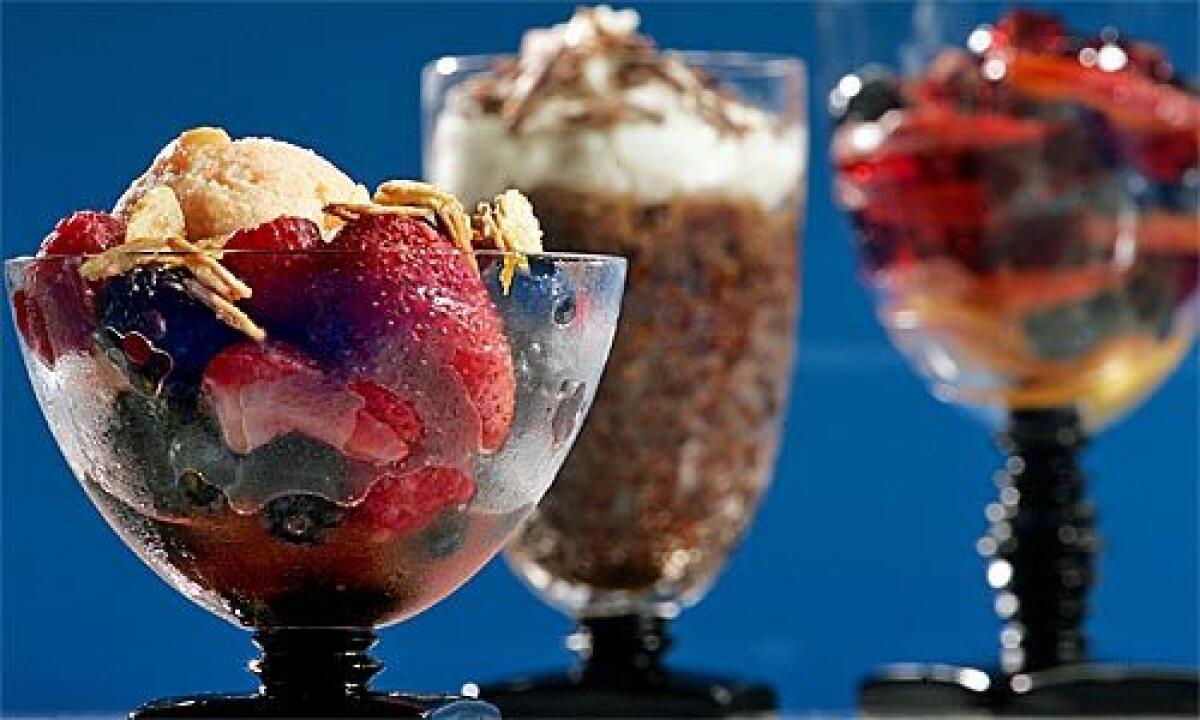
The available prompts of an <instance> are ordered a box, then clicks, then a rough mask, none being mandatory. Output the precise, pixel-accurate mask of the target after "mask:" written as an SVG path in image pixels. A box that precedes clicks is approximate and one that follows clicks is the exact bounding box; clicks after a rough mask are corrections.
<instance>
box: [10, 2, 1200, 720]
mask: <svg viewBox="0 0 1200 720" xmlns="http://www.w3.org/2000/svg"><path fill="white" fill-rule="evenodd" d="M1063 9H1064V11H1065V12H1066V14H1067V15H1068V16H1069V17H1070V18H1071V19H1072V20H1073V21H1074V22H1075V23H1077V24H1078V25H1079V26H1080V27H1081V28H1085V29H1089V30H1095V29H1097V28H1098V27H1099V26H1100V25H1102V24H1104V23H1105V22H1106V21H1113V20H1115V21H1118V22H1120V23H1122V24H1123V25H1124V26H1125V27H1127V28H1128V29H1129V30H1130V31H1131V34H1134V35H1141V36H1145V37H1149V38H1154V39H1156V40H1157V41H1159V42H1161V43H1163V44H1165V46H1166V47H1167V48H1168V49H1169V51H1170V52H1171V54H1172V55H1173V56H1174V57H1175V58H1176V60H1177V62H1178V63H1179V64H1180V65H1181V66H1182V67H1184V68H1185V69H1187V70H1188V71H1189V72H1191V73H1194V72H1195V70H1196V67H1195V59H1196V56H1197V46H1196V37H1195V28H1196V27H1197V24H1196V23H1197V17H1196V5H1195V3H1190V2H1188V3H1179V4H1175V5H1169V6H1164V5H1158V6H1156V7H1154V8H1147V7H1145V6H1141V5H1139V4H1138V3H1112V4H1106V5H1084V4H1078V3H1073V4H1069V5H1064V6H1063ZM569 10H570V7H569V6H567V5H544V4H536V5H519V6H500V5H449V6H439V7H427V6H422V5H355V6H346V5H344V6H337V7H334V6H328V5H278V4H276V5H259V6H235V5H170V6H157V5H149V4H144V5H142V4H138V5H127V6H102V5H88V6H84V7H73V6H66V5H51V6H32V5H30V6H18V5H11V4H6V5H5V6H4V8H3V83H4V87H3V105H4V107H3V236H2V237H3V240H4V254H5V255H6V256H11V255H15V254H23V253H28V252H31V251H33V250H34V249H35V247H36V245H37V243H38V241H39V239H40V238H41V236H42V235H43V234H44V233H45V231H46V230H47V229H48V228H50V227H51V225H52V224H53V222H54V220H55V219H56V218H58V217H59V216H61V215H63V214H65V213H67V212H68V211H70V210H72V209H74V208H78V207H107V206H109V205H111V203H112V201H113V200H114V199H115V198H116V196H117V195H118V194H119V193H120V191H121V190H122V188H123V187H124V186H125V184H126V183H127V182H128V180H129V179H131V178H133V177H134V176H135V175H136V174H138V173H139V172H140V171H141V170H142V169H143V168H144V167H145V165H146V164H147V163H148V162H149V160H150V158H151V157H152V156H153V154H154V153H155V152H156V151H157V149H158V148H159V147H160V146H161V145H162V144H163V143H165V142H166V141H167V140H169V139H170V138H171V137H172V136H173V135H175V134H176V133H177V132H178V131H180V130H182V129H184V128H186V127H188V126H192V125H198V124H220V125H223V126H225V127H227V128H228V129H229V130H230V131H231V132H233V133H234V134H236V135H242V134H266V135H274V136H279V137H282V138H287V139H292V140H296V141H298V142H301V143H302V144H305V145H310V146H312V147H314V148H316V149H318V150H319V151H320V152H322V153H323V154H325V155H326V156H327V157H329V158H330V159H332V160H333V161H334V162H336V163H337V164H339V165H340V166H341V167H343V168H346V169H348V170H349V171H350V172H351V173H352V174H354V175H355V176H356V177H357V178H358V179H360V180H361V181H363V182H366V183H367V184H372V183H374V182H377V181H379V180H381V179H384V178H388V177H415V176H418V175H419V173H420V167H419V153H418V137H419V136H418V97H419V95H418V82H417V78H418V69H419V68H420V66H421V65H422V63H424V62H425V61H427V60H429V59H431V58H433V57H435V56H437V55H439V54H444V53H460V52H484V51H497V50H506V49H510V48H513V47H514V46H515V44H516V43H517V40H518V38H519V36H520V32H521V30H522V28H525V27H527V26H529V25H534V24H545V23H548V22H551V21H555V20H558V19H560V18H562V17H563V16H565V15H566V14H568V13H569ZM910 10H911V8H910V7H909V6H907V5H904V4H889V5H873V6H865V5H861V4H859V5H855V6H850V7H842V8H839V9H838V10H837V11H836V12H827V11H828V8H826V9H825V10H822V9H821V8H820V7H818V6H816V5H811V4H794V5H766V4H757V5H749V6H738V7H731V6H724V5H700V6H694V5H678V4H670V5H667V4H659V5H653V6H648V7H644V8H643V15H644V17H645V21H646V22H645V25H646V27H647V28H648V30H649V31H650V32H652V33H654V34H655V35H656V36H657V37H658V39H659V40H660V42H661V44H662V45H665V46H671V47H683V48H693V49H744V50H762V51H779V52H788V53H795V54H800V55H803V56H805V57H807V58H808V59H809V60H810V62H812V63H813V64H814V66H816V67H814V72H813V83H812V84H813V92H812V101H811V102H812V103H813V108H814V111H813V113H812V115H813V120H814V122H813V140H814V148H815V161H814V163H813V172H812V181H811V187H810V198H811V201H810V210H809V213H808V223H807V232H806V239H805V245H806V249H805V253H806V267H805V315H804V321H803V338H804V340H803V348H802V353H801V356H800V357H801V361H800V366H799V370H798V382H797V384H796V386H795V392H794V402H793V406H792V410H791V415H790V418H789V423H788V433H787V440H786V443H785V446H784V448H783V456H782V460H781V462H780V465H779V474H778V481H777V482H776V484H775V486H774V487H773V489H772V491H771V494H770V497H769V499H768V502H767V503H766V506H765V507H764V509H763V510H762V512H761V515H760V517H759V519H758V522H757V525H756V527H755V528H754V531H753V533H752V534H751V536H750V538H749V539H748V540H747V542H746V543H745V546H744V547H743V549H742V551H741V552H740V553H739V554H738V556H737V557H736V558H735V560H734V562H733V564H732V565H731V567H730V568H729V570H728V572H727V573H726V574H725V576H724V578H723V580H722V581H721V583H720V584H719V585H718V586H717V587H716V588H715V589H714V591H713V592H712V594H711V595H710V596H709V597H708V598H707V599H706V600H705V602H703V603H702V604H701V605H699V606H698V607H696V608H694V609H692V610H691V611H689V612H687V613H686V614H685V615H684V616H683V617H682V618H681V620H680V621H679V622H678V627H677V630H678V636H679V643H678V649H677V651H676V652H675V653H674V660H675V661H676V662H677V664H678V665H687V666H692V667H705V668H714V669H723V670H734V671H737V670H742V671H746V672H751V673H753V674H756V675H760V676H762V677H765V678H766V679H768V680H770V681H772V682H774V683H776V684H777V685H778V687H779V689H780V691H781V692H782V695H783V698H784V700H785V702H786V704H787V706H788V707H789V708H792V709H801V708H823V709H835V710H836V709H840V708H846V707H849V704H850V702H851V698H852V690H853V684H854V682H855V681H856V679H857V678H859V677H860V675H861V674H862V673H863V672H864V671H866V670H867V669H868V668H869V667H871V666H872V665H874V664H876V663H879V662H881V661H890V660H902V659H947V660H960V659H977V660H987V659H990V658H991V657H992V652H993V647H994V642H995V639H994V638H995V633H996V629H997V627H996V626H997V624H996V621H995V620H994V618H993V616H992V614H991V609H990V608H991V602H990V595H989V593H988V590H987V588H986V587H985V585H984V582H983V579H982V563H981V561H980V560H979V559H978V558H977V557H976V556H975V555H974V554H973V550H972V548H973V545H974V541H975V538H976V537H977V536H978V535H979V534H980V532H981V531H982V530H983V528H984V519H983V516H982V508H983V506H984V504H985V503H986V502H987V501H988V500H989V499H990V497H991V494H992V491H993V489H992V487H991V485H990V482H989V473H990V471H991V469H992V468H993V467H994V466H995V464H996V462H997V459H996V456H995V454H994V451H993V449H992V446H991V444H990V442H989V439H988V437H987V435H986V433H985V432H984V431H983V429H982V428H981V427H980V426H979V425H977V424H975V423H973V422H971V421H969V420H968V419H966V418H965V416H963V415H961V414H960V413H959V412H957V411H956V410H954V409H952V408H950V407H946V406H942V405H939V404H938V403H936V402H935V401H933V400H932V399H930V397H929V396H928V395H927V394H926V392H925V390H924V388H923V387H922V386H921V385H920V383H919V382H918V381H917V380H916V379H915V378H914V377H913V376H912V375H911V374H910V373H909V371H908V370H907V369H906V368H905V367H904V366H903V365H902V363H901V362H900V361H899V360H898V359H897V357H896V356H895V354H894V353H893V352H892V351H891V349H890V348H889V347H888V345H887V343H886V341H885V339H884V337H883V336H882V334H881V332H880V331H879V330H878V328H877V327H876V325H875V323H874V321H873V318H872V313H871V308H870V306H869V304H868V302H867V299H866V296H865V294H864V293H863V292H862V291H861V289H860V288H859V287H858V286H857V285H856V283H855V280H854V277H855V275H854V267H853V261H852V257H851V254H850V249H849V248H850V244H849V242H848V238H847V231H846V223H845V221H844V219H843V218H842V217H841V216H840V215H838V214H837V213H836V212H835V211H834V209H833V208H832V207H831V204H830V201H829V196H830V191H829V182H828V173H827V170H826V166H825V164H824V149H823V147H824V142H825V140H826V138H827V134H826V133H827V125H826V123H825V122H824V118H823V116H822V113H821V112H820V104H819V100H818V99H819V98H820V97H821V96H823V95H824V89H825V88H826V87H828V85H827V83H828V82H829V81H830V80H831V79H832V76H833V73H834V72H837V71H840V70H844V69H848V68H849V67H850V65H851V64H853V63H857V62H861V61H863V60H866V59H868V54H867V52H868V48H870V47H871V46H872V45H871V43H876V42H877V43H880V45H879V47H888V46H891V47H895V46H897V45H898V44H899V43H900V42H901V41H902V40H903V39H904V38H905V37H906V36H907V35H909V32H910V28H911V22H910ZM992 12H993V9H992V8H984V9H979V8H974V7H969V6H956V7H954V8H952V9H951V11H950V15H951V16H952V17H951V18H950V19H951V22H952V23H961V24H958V25H955V26H954V27H953V28H951V29H950V31H949V32H948V33H947V34H946V37H947V38H948V39H961V38H962V37H963V36H964V35H965V30H966V29H967V25H966V24H965V23H966V22H967V21H969V20H972V19H976V20H978V19H983V18H986V17H989V16H990V15H991V14H992ZM964 16H965V17H964ZM879 57H880V59H884V60H892V59H893V57H894V56H890V55H889V54H883V55H882V56H879ZM2 337H3V391H4V394H3V402H2V403H0V404H2V405H3V421H4V433H3V449H4V457H3V480H4V482H3V578H2V579H3V709H4V710H5V711H6V712H8V713H17V712H24V713H30V712H43V713H44V712H50V711H85V710H86V711H115V710H120V709H125V708H128V707H130V706H132V705H134V704H135V703H137V702H139V701H141V700H144V699H147V698H150V697H153V696H158V695H163V694H177V693H185V692H190V691H197V690H204V689H235V688H248V687H250V685H251V677H250V676H249V675H247V674H246V673H245V672H244V671H243V670H242V669H241V663H242V662H243V661H244V660H245V659H247V658H249V657H250V655H251V648H250V646H249V642H248V637H247V636H246V635H245V634H244V633H243V632H241V631H239V630H236V629H234V628H233V627H231V626H228V625H226V624H224V623H223V622H221V621H219V620H217V619H215V618H213V617H211V616H209V615H207V614H206V613H205V612H204V611H202V610H200V609H198V608H196V607H194V606H192V605H191V604H189V603H188V602H186V601H185V600H183V599H182V597H181V596H179V595H178V594H176V593H175V591H173V590H171V589H169V588H167V587H166V586H165V585H164V584H162V583H161V582H160V581H159V580H158V579H157V578H155V577H154V576H152V575H151V573H150V572H149V571H148V570H146V569H145V568H144V567H143V566H142V565H141V564H140V562H139V561H138V560H137V559H135V558H134V556H133V555H132V554H131V553H129V552H128V551H127V550H126V549H125V548H124V547H123V546H122V545H121V543H120V541H119V540H118V539H117V538H116V536H115V535H114V534H113V533H112V532H111V531H110V530H109V529H108V528H107V527H106V526H105V525H104V523H103V522H102V521H101V520H100V518H99V517H98V516H97V514H96V513H95V511H94V510H93V509H92V507H91V506H90V505H89V503H88V501H87V500H86V499H85V497H84V495H83V493H82V492H80V491H79V489H78V487H77V486H76V483H75V481H74V479H72V478H71V477H70V475H69V472H68V470H67V468H66V466H65V463H64V462H63V461H62V459H61V457H60V455H59V453H58V450H57V449H56V448H55V446H54V444H53V441H52V440H51V438H50V435H49V434H48V433H47V431H46V429H45V427H44V424H43V422H42V420H41V418H40V415H39V412H38V409H37V407H36V406H35V404H34V401H33V398H32V395H31V393H30V391H29V388H28V383H27V381H26V378H25V375H24V370H23V369H22V368H21V366H20V360H19V357H18V353H17V351H16V348H15V343H14V338H13V334H12V330H11V325H10V324H7V323H5V327H4V330H3V335H2ZM1196 397H1197V362H1196V358H1195V354H1193V355H1192V356H1191V357H1189V359H1188V361H1187V362H1186V364H1185V365H1184V366H1183V367H1182V368H1181V369H1180V371H1179V372H1178V373H1176V375H1175V376H1174V378H1173V379H1172V380H1171V381H1170V382H1169V383H1168V384H1167V385H1166V386H1165V387H1163V388H1162V390H1161V391H1160V392H1158V393H1157V394H1156V395H1155V396H1154V397H1153V398H1152V399H1151V400H1150V401H1149V402H1147V403H1146V404H1145V406H1143V407H1142V408H1141V409H1140V411H1138V412H1137V413H1136V414H1135V415H1134V416H1133V418H1131V419H1130V420H1128V421H1126V422H1123V423H1121V424H1119V425H1118V426H1116V427H1115V428H1113V429H1112V430H1110V431H1109V432H1107V433H1105V434H1104V435H1103V436H1102V437H1101V438H1100V439H1099V440H1098V441H1097V442H1096V443H1095V446H1094V447H1093V448H1092V450H1091V452H1090V453H1089V458H1088V462H1089V466H1090V467H1092V468H1093V469H1094V478H1095V486H1094V493H1095V496H1096V498H1097V499H1098V502H1099V505H1100V508H1101V521H1102V528H1103V532H1104V534H1105V536H1106V537H1107V539H1108V542H1107V547H1106V552H1105V554H1104V556H1103V560H1102V567H1101V574H1102V581H1101V584H1100V587H1099V589H1098V591H1097V593H1096V596H1095V614H1094V618H1093V619H1092V620H1091V622H1090V630H1091V632H1092V633H1093V635H1094V639H1095V640H1094V644H1095V648H1096V650H1097V652H1098V654H1099V655H1100V656H1101V657H1118V658H1136V659H1139V660H1144V661H1155V662H1164V663H1191V664H1194V663H1196V661H1197V602H1198V599H1197V502H1196V501H1197V495H1196V491H1197V401H1196ZM568 628H569V623H568V622H567V620H566V619H565V618H563V617H562V616H560V615H558V614H556V613H555V612H554V611H552V610H550V609H548V608H546V607H545V606H543V605H541V604H540V603H539V602H538V601H537V600H536V599H535V598H534V597H532V596H531V595H530V594H529V593H527V592H526V591H525V590H524V589H523V588H522V587H521V586H520V585H518V584H517V582H516V581H514V580H513V579H512V577H511V576H510V575H509V573H508V572H507V570H506V568H505V567H504V565H503V563H501V562H495V563H493V564H492V565H491V566H489V567H488V568H487V569H486V570H484V571H483V572H482V573H481V574H480V575H479V577H478V578H476V580H475V581H474V582H472V583H470V584H469V585H468V586H467V587H465V588H464V589H463V590H462V591H460V592H459V593H457V594H456V595H454V596H453V597H451V598H450V599H448V600H447V601H446V602H444V603H442V604H441V605H440V606H439V607H436V608H434V609H432V610H430V611H429V612H427V613H426V614H425V615H423V616H421V617H419V618H417V619H416V620H414V621H412V622H410V623H407V624H405V625H403V626H401V627H397V628H394V629H391V630H388V631H386V632H385V633H384V643H383V645H382V648H381V655H382V657H383V658H384V659H385V660H386V661H387V663H388V666H389V670H388V671H387V672H386V673H385V675H384V676H383V677H382V682H383V683H384V684H386V685H389V686H403V687H405V688H414V689H428V690H444V689H451V688H456V687H457V686H458V685H459V683H460V682H462V681H464V680H467V679H487V678H494V677H498V676H502V675H506V674H508V673H512V672H516V671H521V670H531V669H538V668H544V667H548V666H556V665H561V664H563V663H565V661H566V659H567V658H566V656H565V654H564V652H563V651H562V649H561V646H560V638H561V637H562V635H563V634H564V633H565V632H566V631H567V630H568Z"/></svg>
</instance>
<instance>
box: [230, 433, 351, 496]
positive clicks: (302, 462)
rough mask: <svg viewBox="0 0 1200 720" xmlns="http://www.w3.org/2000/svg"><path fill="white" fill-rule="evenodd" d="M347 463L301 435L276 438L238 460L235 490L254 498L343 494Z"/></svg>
mask: <svg viewBox="0 0 1200 720" xmlns="http://www.w3.org/2000/svg"><path fill="white" fill-rule="evenodd" d="M348 471H349V462H348V461H347V460H346V458H345V456H344V455H342V454H341V453H340V452H338V451H337V450H336V449H335V448H332V447H330V446H329V445H326V444H324V443H321V442H317V441H316V440H312V439H310V438H307V437H305V436H303V435H299V434H296V433H290V434H288V435H284V436H283V437H280V438H276V439H275V440H272V441H271V442H269V443H267V444H266V445H263V446H262V447H260V448H258V449H256V450H255V451H254V452H252V453H250V454H249V455H246V456H245V457H243V458H241V459H240V460H239V462H238V464H237V470H236V473H237V478H236V482H237V485H238V487H239V488H241V489H242V490H243V491H245V492H248V493H249V494H251V495H254V496H260V497H270V496H271V495H274V494H278V493H304V494H316V495H321V496H324V497H341V496H343V495H345V494H346V493H345V490H346V475H347V473H348Z"/></svg>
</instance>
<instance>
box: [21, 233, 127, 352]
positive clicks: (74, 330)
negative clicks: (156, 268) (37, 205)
mask: <svg viewBox="0 0 1200 720" xmlns="http://www.w3.org/2000/svg"><path fill="white" fill-rule="evenodd" d="M124 241H125V225H124V223H122V222H121V221H120V220H118V219H117V218H115V217H113V216H111V215H108V214H106V213H101V212H92V211H90V210H83V211H79V212H76V213H73V214H71V215H70V216H68V217H66V218H63V219H62V220H60V221H59V222H58V224H57V225H56V226H55V228H54V232H52V233H50V234H49V235H47V236H46V238H45V240H43V241H42V245H41V247H40V248H39V249H38V258H40V259H39V260H37V261H35V262H33V263H31V264H30V265H29V267H28V268H27V269H26V271H25V276H24V285H23V287H21V288H19V289H18V290H17V292H15V293H14V294H13V307H14V310H15V312H16V319H17V328H18V329H19V330H20V331H21V335H22V337H24V338H25V342H26V343H27V344H28V345H29V347H30V349H32V350H33V351H34V353H35V354H37V356H38V357H39V358H41V359H42V360H43V361H44V362H46V363H47V364H48V365H50V366H52V367H53V365H54V362H55V361H56V360H57V359H58V358H59V357H60V356H62V355H64V354H67V353H71V352H82V351H84V350H86V349H87V348H89V347H90V346H91V338H92V331H93V330H94V329H95V320H94V318H95V300H94V296H95V289H94V288H93V287H92V286H90V285H89V284H88V283H85V282H84V281H83V279H82V278H81V277H80V276H79V264H80V263H81V262H82V260H81V259H80V258H79V257H78V256H81V255H87V254H92V253H99V252H103V251H105V250H108V249H109V248H111V247H114V246H116V245H120V244H121V243H122V242H124Z"/></svg>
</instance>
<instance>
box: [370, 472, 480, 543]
mask: <svg viewBox="0 0 1200 720" xmlns="http://www.w3.org/2000/svg"><path fill="white" fill-rule="evenodd" d="M474 494H475V481H474V480H472V479H471V478H470V477H468V476H467V475H466V474H465V473H463V472H462V471H461V470H457V469H455V468H445V467H437V468H425V469H423V470H418V471H416V472H412V473H406V474H403V475H400V474H385V475H381V476H379V477H378V478H376V480H375V484H374V485H372V486H371V490H370V491H369V492H368V493H367V495H366V497H365V498H363V501H362V503H361V504H360V505H358V506H357V507H356V508H355V509H354V510H353V511H352V513H353V516H354V518H355V519H357V520H358V521H360V522H365V523H367V524H368V525H369V526H370V527H372V528H374V529H376V530H384V531H388V532H392V533H396V534H402V533H406V532H411V531H413V530H419V529H421V528H424V527H427V526H428V525H430V524H431V523H432V522H433V521H434V520H436V519H437V517H438V516H439V515H440V514H441V513H442V512H443V511H445V510H450V509H452V508H455V507H459V506H462V505H465V504H466V503H468V502H470V500H471V498H472V496H474Z"/></svg>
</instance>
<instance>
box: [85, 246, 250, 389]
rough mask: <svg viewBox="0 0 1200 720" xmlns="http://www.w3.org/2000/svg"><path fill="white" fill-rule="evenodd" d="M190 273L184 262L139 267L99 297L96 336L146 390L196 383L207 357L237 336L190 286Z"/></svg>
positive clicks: (120, 277)
mask: <svg viewBox="0 0 1200 720" xmlns="http://www.w3.org/2000/svg"><path fill="white" fill-rule="evenodd" d="M190 278H191V273H189V272H188V271H187V270H183V269H180V268H158V267H148V266H142V267H137V268H134V269H133V270H131V271H129V272H127V273H125V274H124V275H119V276H117V277H115V278H113V279H112V280H110V281H109V282H108V283H107V284H106V285H105V286H104V288H103V289H101V291H100V294H99V297H98V298H97V304H96V305H97V312H98V318H97V321H98V325H99V328H100V329H99V330H98V337H97V339H98V341H99V342H100V344H101V345H102V346H103V347H105V349H106V350H107V351H108V354H109V356H110V357H112V358H113V359H114V360H115V361H116V362H117V363H118V364H119V365H120V366H121V367H122V369H123V370H125V372H126V374H127V375H129V377H130V379H131V380H132V381H134V382H135V384H137V385H139V386H141V387H142V388H143V389H144V390H149V391H151V392H157V391H158V390H159V389H160V388H161V387H162V386H164V385H168V386H179V385H183V386H191V385H195V384H196V383H197V382H198V381H199V378H200V375H201V373H202V372H203V371H204V366H205V365H207V364H208V361H209V359H211V358H212V356H213V355H216V354H217V352H219V351H220V350H221V349H223V348H224V347H226V346H227V345H230V344H232V343H233V342H235V341H237V340H238V339H239V336H238V333H237V331H236V330H234V329H233V328H231V327H229V326H228V325H226V324H225V323H224V322H222V321H221V320H220V319H218V318H217V316H216V314H215V313H214V312H213V311H212V309H211V308H209V307H208V306H207V305H205V304H204V303H203V302H201V301H200V300H198V299H196V297H194V296H193V295H192V294H191V293H189V292H188V290H187V288H186V286H185V281H187V280H189V279H190Z"/></svg>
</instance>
